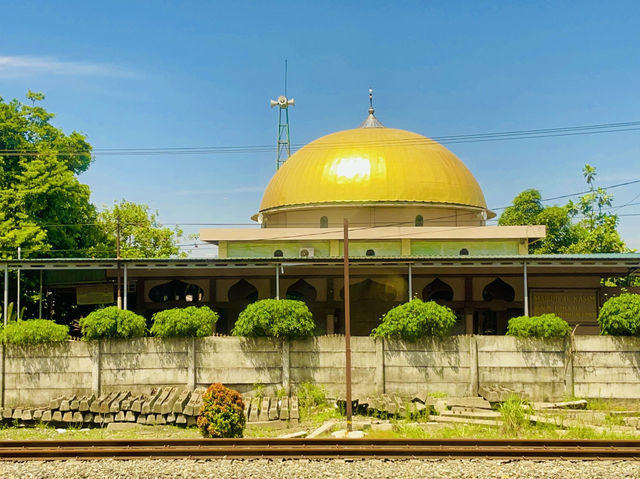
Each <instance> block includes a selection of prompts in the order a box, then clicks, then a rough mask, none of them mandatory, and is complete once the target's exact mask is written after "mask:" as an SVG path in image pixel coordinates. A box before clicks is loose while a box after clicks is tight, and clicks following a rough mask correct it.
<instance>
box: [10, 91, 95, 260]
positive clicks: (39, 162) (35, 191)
mask: <svg viewBox="0 0 640 479" xmlns="http://www.w3.org/2000/svg"><path fill="white" fill-rule="evenodd" d="M27 98H28V99H29V100H31V102H32V105H25V104H23V103H21V102H20V101H18V100H12V101H10V102H5V101H4V99H3V98H2V97H0V250H1V251H2V257H3V258H8V257H14V256H15V254H16V253H15V251H16V249H17V248H18V247H19V246H21V247H22V248H23V249H25V250H26V251H25V253H30V254H29V256H47V255H50V256H78V255H80V254H79V253H81V252H82V251H81V250H84V249H85V248H87V247H88V246H90V245H91V244H92V243H93V242H94V241H95V239H96V235H97V234H99V232H97V231H96V230H95V228H92V227H91V226H90V223H93V222H94V220H95V216H96V211H95V208H94V206H93V205H92V204H91V203H90V201H89V194H90V191H89V187H88V186H87V185H83V184H82V183H80V182H79V181H78V178H77V176H76V175H77V174H78V173H81V172H83V171H86V169H87V168H88V167H89V165H90V163H91V145H90V144H89V143H88V142H87V141H86V137H85V136H84V135H83V134H81V133H78V132H76V131H74V132H72V133H71V134H69V135H65V134H64V133H63V132H62V130H60V129H58V128H56V127H55V126H53V125H52V124H51V123H50V121H51V119H52V118H53V114H51V113H48V112H47V111H46V110H45V109H44V108H42V107H40V106H39V105H38V104H37V102H39V101H41V100H43V99H44V95H43V94H42V93H34V92H32V91H29V93H28V94H27ZM63 225H64V226H63ZM67 225H71V226H67Z"/></svg>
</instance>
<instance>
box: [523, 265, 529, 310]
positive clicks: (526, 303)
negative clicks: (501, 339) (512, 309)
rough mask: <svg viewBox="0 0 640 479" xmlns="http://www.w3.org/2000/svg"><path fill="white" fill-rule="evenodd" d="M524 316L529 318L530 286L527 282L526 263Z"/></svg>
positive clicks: (525, 271) (525, 268) (525, 269)
mask: <svg viewBox="0 0 640 479" xmlns="http://www.w3.org/2000/svg"><path fill="white" fill-rule="evenodd" d="M524 315H525V316H529V285H528V281H527V262H526V261H525V262H524Z"/></svg>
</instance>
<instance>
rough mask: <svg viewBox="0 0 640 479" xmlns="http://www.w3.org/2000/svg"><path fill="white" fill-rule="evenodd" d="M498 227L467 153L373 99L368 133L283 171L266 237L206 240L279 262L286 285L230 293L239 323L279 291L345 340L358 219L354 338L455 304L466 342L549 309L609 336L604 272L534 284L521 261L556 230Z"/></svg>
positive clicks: (230, 232)
mask: <svg viewBox="0 0 640 479" xmlns="http://www.w3.org/2000/svg"><path fill="white" fill-rule="evenodd" d="M493 217H495V213H493V212H492V211H490V210H489V209H488V208H487V204H486V201H485V197H484V194H483V192H482V189H481V188H480V185H479V184H478V182H477V181H476V179H475V178H474V176H473V174H472V173H471V171H469V169H468V168H467V167H466V166H465V164H464V163H463V162H462V161H460V159H459V158H458V157H456V156H455V155H454V154H453V153H452V152H451V151H449V150H448V149H447V148H445V147H444V146H442V145H440V144H438V143H437V142H435V141H433V140H430V139H429V138H426V137H424V136H422V135H419V134H417V133H412V132H409V131H405V130H398V129H394V128H387V127H385V126H384V125H383V124H382V123H381V122H380V121H378V119H377V118H376V116H375V115H374V109H373V106H372V104H371V103H370V108H369V114H368V117H367V118H366V119H365V121H364V122H363V123H362V124H361V125H360V126H359V127H358V128H354V129H351V130H345V131H339V132H336V133H332V134H329V135H327V136H324V137H322V138H319V139H317V140H315V141H312V142H311V143H309V144H307V145H306V146H304V147H303V148H301V149H300V150H298V151H297V152H296V153H294V154H293V155H292V156H291V157H290V158H289V159H288V160H287V161H286V162H285V163H284V164H283V165H282V167H281V168H279V169H278V170H277V172H276V173H275V175H274V176H273V178H272V179H271V181H270V182H269V184H268V185H267V187H266V189H265V192H264V195H263V197H262V202H261V204H260V208H259V211H258V212H257V213H256V214H255V215H254V216H253V217H252V219H253V220H254V221H257V222H258V223H259V224H260V226H261V227H260V228H254V229H228V228H225V229H221V228H217V229H203V230H201V232H200V239H201V240H202V241H205V242H209V243H213V244H216V245H218V248H219V258H226V259H251V258H272V259H273V260H277V261H278V265H279V266H277V268H279V273H278V278H277V279H270V280H268V281H266V280H265V279H263V278H260V277H254V278H243V280H242V282H240V283H238V282H235V283H233V282H227V283H225V284H220V285H219V287H218V288H217V290H216V294H217V295H218V299H219V300H220V302H218V303H217V305H218V306H220V305H221V304H224V303H227V304H229V306H230V311H232V314H231V316H232V317H233V316H235V313H236V312H237V311H238V309H239V308H237V307H236V308H234V307H233V306H232V304H233V303H234V302H236V303H238V304H240V305H241V306H244V304H245V303H248V302H249V301H253V300H254V299H257V298H264V297H270V296H273V294H274V291H273V290H274V285H273V284H272V281H277V283H278V284H277V285H275V288H276V289H277V291H275V295H276V296H278V297H287V298H294V299H301V300H304V301H305V302H307V304H308V305H309V306H310V307H311V309H312V311H313V313H314V317H315V318H316V321H317V322H318V324H319V326H320V327H321V329H324V330H325V331H326V332H330V333H332V332H342V331H343V318H342V314H343V306H342V302H343V286H344V285H343V279H342V273H341V270H340V267H341V266H340V265H341V264H342V256H343V235H344V221H345V219H346V220H347V221H348V225H349V255H350V257H352V258H353V259H354V260H356V263H354V270H355V271H354V272H353V273H352V278H351V283H352V284H351V299H352V317H353V318H354V319H353V322H352V325H353V326H352V328H353V331H352V332H353V334H355V335H358V334H360V335H365V334H369V332H370V331H371V329H372V328H374V327H375V326H376V325H377V324H378V323H379V321H380V318H381V316H382V315H383V314H384V313H385V312H386V311H388V310H389V309H391V308H392V307H394V306H396V305H398V304H401V303H402V302H404V301H407V300H408V299H410V298H413V297H419V298H421V299H424V300H436V301H438V302H440V303H442V304H446V305H448V306H450V307H452V308H453V309H454V310H455V311H456V313H458V316H459V318H460V321H459V324H458V327H457V328H456V331H457V332H458V333H480V334H492V333H493V334H504V332H505V331H506V327H507V322H508V320H509V318H511V317H514V316H518V315H522V314H524V313H525V312H526V313H531V314H533V313H534V312H535V313H542V312H547V311H556V312H558V313H560V314H561V315H562V316H564V317H565V318H566V319H568V320H569V321H570V323H571V324H574V325H577V324H581V325H583V326H582V327H581V332H597V326H596V322H595V320H596V314H597V309H598V305H599V301H600V300H601V298H600V273H601V271H596V272H595V274H588V273H589V272H587V271H583V270H580V268H579V269H576V270H575V272H574V273H571V270H572V268H570V267H567V268H565V270H566V272H563V273H561V274H558V273H559V271H558V269H557V268H555V269H554V268H553V267H551V268H549V267H548V268H546V270H545V268H541V266H542V265H537V264H536V265H534V264H531V265H530V269H531V268H534V269H536V271H530V273H529V278H527V277H526V275H527V273H526V265H525V262H523V261H519V258H523V259H524V258H526V257H528V254H527V253H528V245H529V243H530V242H532V241H536V240H539V239H541V238H543V237H544V235H545V227H544V226H541V225H538V226H487V225H486V221H487V220H488V219H491V218H493ZM427 258H428V259H430V260H431V261H427V262H426V263H425V261H424V260H425V259H427ZM436 258H439V261H435V259H436ZM534 258H535V257H534ZM358 259H359V260H360V261H358ZM481 259H482V260H483V261H480V260H481ZM538 259H542V257H539V258H538ZM556 259H558V258H556ZM564 259H565V263H564V265H565V266H569V264H567V261H569V263H570V264H571V266H575V264H573V263H572V262H571V260H570V259H569V258H564ZM323 260H325V261H326V260H334V262H332V263H326V262H324V263H323ZM335 260H337V261H338V263H339V264H336V262H335ZM412 260H416V261H412ZM532 263H536V261H535V259H534V261H533V262H532ZM307 264H313V265H317V267H313V266H310V267H305V266H306V265H307ZM546 264H547V265H549V266H551V263H550V262H549V260H548V259H547V261H546ZM600 270H602V266H600ZM544 271H549V272H551V271H553V272H552V273H551V274H549V273H545V272H544ZM585 273H587V274H585ZM591 273H593V271H591ZM285 275H286V276H285ZM529 302H532V304H531V308H530V307H529Z"/></svg>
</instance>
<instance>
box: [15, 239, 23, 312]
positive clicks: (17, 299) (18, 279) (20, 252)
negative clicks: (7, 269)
mask: <svg viewBox="0 0 640 479" xmlns="http://www.w3.org/2000/svg"><path fill="white" fill-rule="evenodd" d="M20 259H22V248H20V246H18V260H20ZM16 272H17V275H16V278H17V284H16V319H20V268H18V270H17V271H16Z"/></svg>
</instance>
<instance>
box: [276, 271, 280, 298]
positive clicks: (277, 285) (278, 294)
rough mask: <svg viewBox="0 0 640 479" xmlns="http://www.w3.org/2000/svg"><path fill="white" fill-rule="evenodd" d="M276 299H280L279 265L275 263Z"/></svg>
mask: <svg viewBox="0 0 640 479" xmlns="http://www.w3.org/2000/svg"><path fill="white" fill-rule="evenodd" d="M276 299H280V265H279V264H277V265H276Z"/></svg>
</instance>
